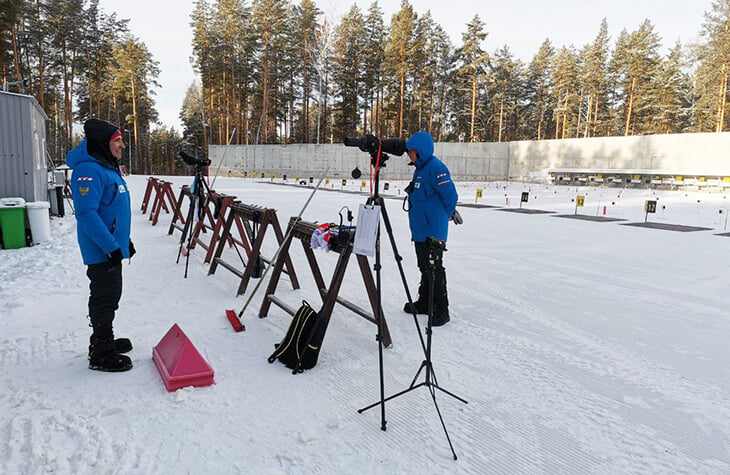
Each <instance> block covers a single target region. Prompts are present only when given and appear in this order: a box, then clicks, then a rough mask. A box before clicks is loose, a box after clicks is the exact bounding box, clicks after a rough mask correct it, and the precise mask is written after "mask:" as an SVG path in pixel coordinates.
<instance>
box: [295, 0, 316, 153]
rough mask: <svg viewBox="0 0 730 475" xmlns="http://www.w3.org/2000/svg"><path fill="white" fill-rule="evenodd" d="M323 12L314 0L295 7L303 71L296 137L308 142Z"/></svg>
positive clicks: (304, 0)
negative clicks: (319, 32) (318, 22)
mask: <svg viewBox="0 0 730 475" xmlns="http://www.w3.org/2000/svg"><path fill="white" fill-rule="evenodd" d="M321 14H322V12H321V10H320V9H319V8H317V6H316V5H315V4H314V2H313V1H312V0H302V2H301V4H300V5H299V6H298V7H296V8H295V13H294V20H293V21H294V26H293V29H294V38H296V39H297V40H298V42H297V54H298V56H299V67H300V71H301V85H302V87H301V91H302V96H301V100H302V106H301V112H300V114H299V118H298V125H297V127H296V132H295V137H296V139H297V140H298V141H300V142H303V143H308V142H311V141H312V131H311V123H312V121H311V117H310V102H311V97H312V77H313V76H314V75H316V71H315V69H314V65H313V62H314V50H315V46H316V42H317V38H316V35H317V27H318V25H317V21H318V18H319V16H320V15H321Z"/></svg>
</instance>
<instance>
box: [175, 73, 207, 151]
mask: <svg viewBox="0 0 730 475" xmlns="http://www.w3.org/2000/svg"><path fill="white" fill-rule="evenodd" d="M180 122H182V126H183V135H182V140H184V141H185V142H186V143H188V144H190V145H191V146H193V147H195V148H198V149H201V150H204V149H205V136H204V127H203V95H202V92H201V88H200V84H199V83H198V81H193V82H192V84H190V86H188V89H187V91H186V92H185V98H184V99H183V104H182V107H181V109H180Z"/></svg>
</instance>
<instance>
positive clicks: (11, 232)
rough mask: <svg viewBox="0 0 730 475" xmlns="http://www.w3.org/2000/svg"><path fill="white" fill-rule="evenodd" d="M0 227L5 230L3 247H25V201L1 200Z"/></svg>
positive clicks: (21, 199)
mask: <svg viewBox="0 0 730 475" xmlns="http://www.w3.org/2000/svg"><path fill="white" fill-rule="evenodd" d="M0 227H2V229H3V247H4V248H5V249H19V248H21V247H25V200H24V199H23V198H0Z"/></svg>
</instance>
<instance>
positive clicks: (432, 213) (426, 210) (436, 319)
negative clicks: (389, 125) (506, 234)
mask: <svg viewBox="0 0 730 475" xmlns="http://www.w3.org/2000/svg"><path fill="white" fill-rule="evenodd" d="M406 150H407V151H408V156H409V157H410V159H411V164H412V165H414V166H415V167H416V170H415V171H414V172H413V181H412V182H411V185H410V186H409V188H411V191H410V192H409V195H408V201H409V203H410V207H409V209H408V222H409V224H410V228H411V239H412V240H413V242H414V243H415V246H416V258H417V261H418V269H419V270H420V271H421V282H420V284H419V286H418V299H417V300H416V301H415V302H413V306H411V305H410V304H409V303H406V304H405V306H404V307H403V311H405V312H408V313H411V314H413V313H422V314H427V313H428V293H429V262H428V246H427V245H426V238H427V237H429V236H430V237H434V238H437V239H440V240H442V241H446V238H447V236H448V232H449V220H454V222H455V223H456V224H461V222H462V221H461V216H459V213H458V212H457V211H456V201H457V200H458V198H459V195H458V194H457V193H456V187H455V186H454V182H453V181H451V175H450V174H449V169H448V168H446V165H444V163H443V162H442V161H441V160H439V158H438V157H436V156H434V154H433V138H432V137H431V134H429V133H428V132H416V133H415V134H413V135H412V136H411V138H409V139H408V141H407V142H406ZM442 257H443V256H442V253H441V251H437V253H436V259H435V268H434V271H435V276H434V277H435V278H434V294H433V318H432V320H431V322H432V324H433V325H434V326H437V327H438V326H441V325H444V324H446V323H447V322H448V321H449V298H448V294H447V291H446V271H445V270H444V266H443V262H442Z"/></svg>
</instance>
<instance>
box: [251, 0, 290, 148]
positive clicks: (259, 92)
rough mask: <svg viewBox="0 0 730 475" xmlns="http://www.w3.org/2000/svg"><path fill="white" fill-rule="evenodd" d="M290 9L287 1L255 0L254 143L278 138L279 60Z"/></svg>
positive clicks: (253, 19)
mask: <svg viewBox="0 0 730 475" xmlns="http://www.w3.org/2000/svg"><path fill="white" fill-rule="evenodd" d="M286 19H287V9H286V3H285V2H284V0H256V1H255V2H254V5H253V15H252V24H253V25H254V30H255V34H256V40H257V42H258V48H257V57H258V62H259V65H260V66H259V68H260V69H259V70H258V77H257V79H258V81H257V84H256V104H255V107H256V108H257V111H256V112H257V115H258V126H257V130H256V140H255V143H270V142H272V141H275V140H276V139H277V137H276V119H277V112H278V111H277V103H276V101H277V98H276V92H277V91H276V86H277V81H278V80H279V79H280V78H279V77H278V73H279V71H278V70H277V64H278V61H279V60H280V59H281V57H282V55H283V47H284V44H285V43H286V40H287V38H286V35H285V33H286V26H287V25H286V23H287V22H286Z"/></svg>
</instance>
